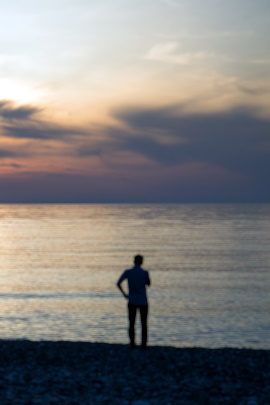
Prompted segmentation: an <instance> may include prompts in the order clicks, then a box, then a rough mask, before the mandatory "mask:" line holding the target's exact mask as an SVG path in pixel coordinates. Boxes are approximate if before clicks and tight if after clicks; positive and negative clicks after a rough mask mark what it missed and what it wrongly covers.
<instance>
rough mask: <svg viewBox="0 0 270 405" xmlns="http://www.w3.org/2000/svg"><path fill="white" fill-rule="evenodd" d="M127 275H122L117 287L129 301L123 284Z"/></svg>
mask: <svg viewBox="0 0 270 405" xmlns="http://www.w3.org/2000/svg"><path fill="white" fill-rule="evenodd" d="M125 278H126V277H125V273H123V274H122V276H121V277H120V278H119V280H118V281H117V283H116V285H117V287H118V288H119V290H120V291H121V293H122V294H123V296H124V297H125V298H126V299H128V295H127V294H126V293H125V291H124V290H123V288H122V286H121V284H122V282H123V281H124V280H125Z"/></svg>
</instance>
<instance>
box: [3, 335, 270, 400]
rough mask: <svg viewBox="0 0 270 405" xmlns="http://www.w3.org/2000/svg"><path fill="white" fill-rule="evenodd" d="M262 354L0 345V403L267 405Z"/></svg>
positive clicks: (266, 362)
mask: <svg viewBox="0 0 270 405" xmlns="http://www.w3.org/2000/svg"><path fill="white" fill-rule="evenodd" d="M269 381H270V351H269V350H251V349H233V348H223V349H203V348H175V347H169V346H167V347H163V346H155V347H149V348H148V350H147V351H141V350H136V351H131V350H130V349H129V346H127V345H121V344H106V343H90V342H66V341H62V342H45V341H42V342H32V341H27V340H2V341H0V404H1V405H10V404H12V405H33V404H46V405H53V404H65V405H77V404H78V405H81V404H83V405H93V404H95V405H106V404H108V405H205V404H207V405H219V404H225V405H270V401H269V393H270V390H269Z"/></svg>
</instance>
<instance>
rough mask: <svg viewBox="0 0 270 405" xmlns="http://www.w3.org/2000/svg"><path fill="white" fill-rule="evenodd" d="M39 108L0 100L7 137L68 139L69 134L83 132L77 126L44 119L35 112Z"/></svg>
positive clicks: (0, 109)
mask: <svg viewBox="0 0 270 405" xmlns="http://www.w3.org/2000/svg"><path fill="white" fill-rule="evenodd" d="M41 111H42V109H41V108H37V107H36V106H31V105H23V106H16V105H14V103H12V102H11V101H5V100H4V101H0V117H2V122H3V123H2V130H3V132H4V135H5V136H6V137H9V138H17V139H37V140H62V141H63V140H65V139H66V140H68V139H69V137H71V136H76V135H79V134H83V133H84V132H83V131H81V130H79V129H77V128H70V127H64V126H61V125H59V124H56V123H53V122H49V121H45V120H43V119H42V118H40V117H39V116H38V115H37V114H38V113H40V112H41Z"/></svg>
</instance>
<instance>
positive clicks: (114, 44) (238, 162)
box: [0, 0, 270, 203]
mask: <svg viewBox="0 0 270 405" xmlns="http://www.w3.org/2000/svg"><path fill="white" fill-rule="evenodd" d="M269 21H270V4H269V2H267V1H265V0H258V1H256V2H254V1H253V0H238V1H232V0H227V1H222V0H205V1H204V2H202V1H200V0H144V1H141V0H136V1H135V0H130V1H124V0H110V1H104V0H98V1H97V0H90V1H89V0H77V1H74V0H65V1H64V0H54V1H52V0H47V1H46V2H34V1H33V0H11V1H9V2H7V3H5V4H4V3H3V5H1V6H0V34H1V35H0V38H1V39H0V73H1V74H0V136H1V145H0V167H1V170H0V203H32V202H33V203H35V202H37V203H42V202H44V203H47V202H55V203H57V202H59V203H65V202H67V203H68V202H71V203H77V202H78V203H80V202H82V203H91V202H93V203H110V202H112V203H113V202H119V203H121V202H124V203H132V202H134V203H140V202H142V203H143V202H146V203H147V202H149V203H154V202H164V203H165V202H172V203H177V202H185V203H187V202H220V203H223V202H225V203H227V202H231V203H234V202H243V203H244V202H247V203H252V202H265V203H269V202H270V191H269V177H270V55H269V36H270V28H269Z"/></svg>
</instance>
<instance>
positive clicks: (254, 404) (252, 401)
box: [247, 397, 258, 405]
mask: <svg viewBox="0 0 270 405" xmlns="http://www.w3.org/2000/svg"><path fill="white" fill-rule="evenodd" d="M247 405H258V400H257V397H249V398H248V400H247Z"/></svg>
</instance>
